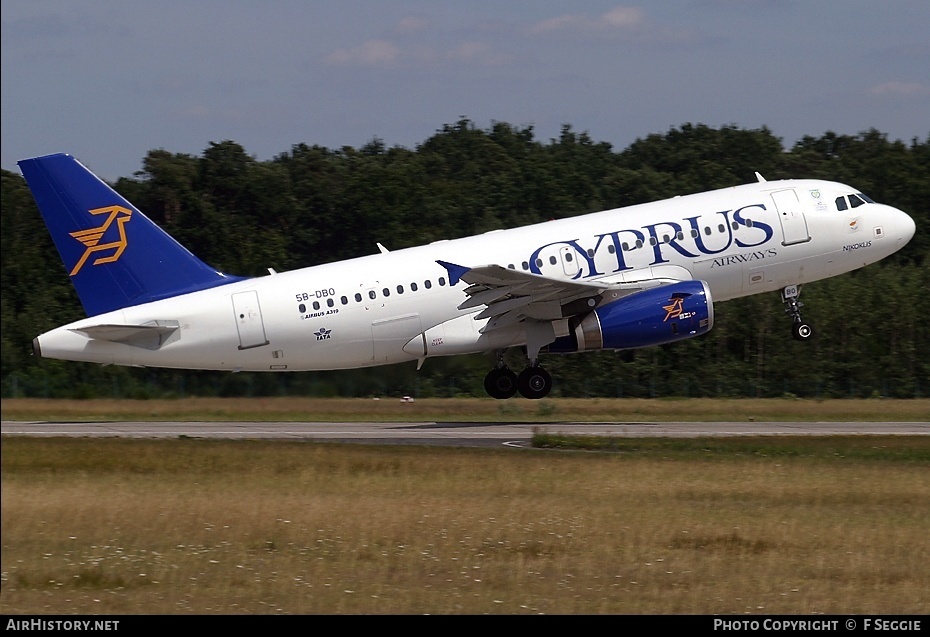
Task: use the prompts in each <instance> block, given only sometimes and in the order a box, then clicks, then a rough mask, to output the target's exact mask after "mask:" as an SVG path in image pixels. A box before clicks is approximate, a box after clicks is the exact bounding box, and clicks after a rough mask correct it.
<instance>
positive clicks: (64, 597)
mask: <svg viewBox="0 0 930 637" xmlns="http://www.w3.org/2000/svg"><path fill="white" fill-rule="evenodd" d="M730 444H732V445H734V446H733V447H729V446H728V445H730ZM749 444H750V443H749V442H747V440H745V439H740V440H734V441H727V440H720V441H715V442H714V444H713V447H712V448H711V447H709V446H706V445H705V446H702V443H701V442H700V441H692V442H679V443H676V446H674V447H672V446H669V447H662V446H661V445H658V446H656V445H653V446H652V447H650V449H649V450H648V451H646V452H643V453H637V452H620V453H611V454H607V453H590V452H554V451H538V450H537V451H528V450H522V451H516V450H508V451H503V450H500V451H498V450H494V451H488V450H479V449H454V448H438V449H437V448H429V449H426V448H415V447H375V446H368V445H334V444H318V443H295V442H268V441H264V442H263V441H210V440H173V441H164V440H162V441H158V440H145V441H135V440H120V439H108V440H74V439H52V440H38V439H29V438H5V439H4V440H3V444H2V471H3V476H2V501H0V502H2V556H0V557H2V569H0V571H2V579H0V587H2V588H0V590H2V595H0V612H2V613H5V614H9V613H56V614H57V613H82V614H85V613H103V614H131V613H156V614H160V613H167V614H178V613H340V614H344V613H366V614H377V613H437V614H456V613H494V614H523V613H526V614H535V613H562V614H564V613H631V614H638V613H658V614H671V613H698V614H709V613H725V614H738V613H765V614H777V613H785V614H808V613H829V614H864V613H881V614H922V613H925V612H926V610H927V608H928V604H930V570H928V569H927V568H926V565H927V564H928V563H930V539H928V535H927V529H928V528H930V505H928V502H930V470H928V468H930V460H928V459H930V440H928V439H927V438H926V437H915V438H900V437H890V438H877V437H875V438H873V437H854V438H849V439H826V440H820V441H812V440H810V439H792V440H785V439H780V440H777V441H756V442H755V443H754V444H755V446H751V447H750V446H747V445H749ZM779 450H781V451H779Z"/></svg>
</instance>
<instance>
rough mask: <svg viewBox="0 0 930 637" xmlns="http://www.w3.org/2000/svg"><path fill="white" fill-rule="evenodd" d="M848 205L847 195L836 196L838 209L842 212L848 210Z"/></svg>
mask: <svg viewBox="0 0 930 637" xmlns="http://www.w3.org/2000/svg"><path fill="white" fill-rule="evenodd" d="M847 207H848V206H847V205H846V197H837V198H836V209H837V210H839V211H840V212H842V211H843V210H846V208H847Z"/></svg>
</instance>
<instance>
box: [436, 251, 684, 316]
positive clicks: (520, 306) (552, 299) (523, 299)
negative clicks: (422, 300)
mask: <svg viewBox="0 0 930 637" xmlns="http://www.w3.org/2000/svg"><path fill="white" fill-rule="evenodd" d="M437 263H439V264H440V265H441V266H443V267H444V268H446V271H448V273H449V279H450V281H449V282H450V284H451V285H455V284H456V283H458V282H459V281H465V282H466V283H468V284H469V286H468V287H467V288H465V294H467V295H468V299H466V300H465V301H464V302H463V303H462V304H461V305H459V306H458V309H460V310H464V309H468V308H476V307H480V306H482V305H483V306H486V307H485V309H483V310H482V311H481V312H480V313H478V315H477V316H476V317H475V318H476V319H484V318H487V319H489V320H488V323H487V325H485V326H484V327H483V328H482V329H481V332H482V333H486V332H489V331H492V330H496V329H500V328H502V327H506V326H508V325H511V324H513V323H517V322H519V321H523V320H527V319H529V320H534V321H555V320H559V319H563V318H567V317H570V316H574V315H576V314H583V313H587V312H590V311H591V310H592V309H594V308H595V307H596V306H598V305H600V304H601V303H603V302H604V301H605V300H608V301H612V300H616V299H617V298H620V297H622V296H626V295H628V294H633V293H635V292H639V291H641V290H644V289H646V288H650V287H655V286H658V285H663V284H666V283H669V282H672V281H680V280H687V279H690V278H691V276H690V273H689V272H688V271H687V270H685V269H684V268H679V267H674V269H668V268H666V269H662V268H657V267H652V268H644V269H641V270H632V271H628V272H624V273H622V274H621V275H614V276H607V277H601V278H598V279H588V280H585V281H574V280H568V279H556V278H553V277H547V276H543V275H540V274H533V273H530V272H524V271H521V270H512V269H510V268H505V267H503V266H500V265H483V266H478V267H465V266H461V265H456V264H454V263H449V262H446V261H437Z"/></svg>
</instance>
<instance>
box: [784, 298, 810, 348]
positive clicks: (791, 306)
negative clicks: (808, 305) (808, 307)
mask: <svg viewBox="0 0 930 637" xmlns="http://www.w3.org/2000/svg"><path fill="white" fill-rule="evenodd" d="M800 295H801V286H800V285H789V286H788V287H786V288H785V289H784V290H782V291H781V302H782V303H784V304H785V313H786V314H788V315H790V316H791V320H792V326H791V334H792V336H794V340H796V341H809V340H810V339H811V337H812V336H813V335H814V328H812V327H811V326H810V324H809V323H805V322H804V320H803V319H802V318H801V308H802V307H804V304H803V303H801V302H800V301H799V300H798V297H799V296H800Z"/></svg>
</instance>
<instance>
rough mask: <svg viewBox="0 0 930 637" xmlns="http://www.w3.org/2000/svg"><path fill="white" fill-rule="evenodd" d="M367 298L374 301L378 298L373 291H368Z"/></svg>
mask: <svg viewBox="0 0 930 637" xmlns="http://www.w3.org/2000/svg"><path fill="white" fill-rule="evenodd" d="M368 298H370V299H372V300H374V299H376V298H378V295H377V294H375V291H374V290H369V291H368Z"/></svg>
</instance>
